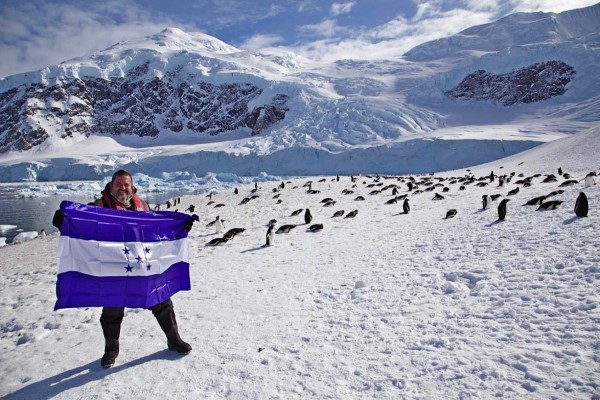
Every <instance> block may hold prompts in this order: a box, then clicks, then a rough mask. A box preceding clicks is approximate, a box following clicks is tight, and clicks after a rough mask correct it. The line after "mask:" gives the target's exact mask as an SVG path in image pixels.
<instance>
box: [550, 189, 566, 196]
mask: <svg viewBox="0 0 600 400" xmlns="http://www.w3.org/2000/svg"><path fill="white" fill-rule="evenodd" d="M564 192H565V191H564V190H562V189H559V190H554V191H552V192H550V193H548V194H547V195H546V197H552V196H558V195H559V194H563V193H564Z"/></svg>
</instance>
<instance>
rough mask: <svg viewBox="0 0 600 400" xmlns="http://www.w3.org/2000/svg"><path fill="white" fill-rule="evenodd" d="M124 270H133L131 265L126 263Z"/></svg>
mask: <svg viewBox="0 0 600 400" xmlns="http://www.w3.org/2000/svg"><path fill="white" fill-rule="evenodd" d="M125 270H126V271H127V272H131V271H133V267H132V266H131V265H129V264H127V266H126V267H125Z"/></svg>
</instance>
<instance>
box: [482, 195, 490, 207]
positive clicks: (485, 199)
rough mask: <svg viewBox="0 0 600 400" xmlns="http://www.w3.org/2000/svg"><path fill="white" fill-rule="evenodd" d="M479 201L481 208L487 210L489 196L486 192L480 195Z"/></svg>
mask: <svg viewBox="0 0 600 400" xmlns="http://www.w3.org/2000/svg"><path fill="white" fill-rule="evenodd" d="M481 203H482V208H483V209H484V210H487V209H488V208H490V196H488V195H487V194H484V195H483V196H481Z"/></svg>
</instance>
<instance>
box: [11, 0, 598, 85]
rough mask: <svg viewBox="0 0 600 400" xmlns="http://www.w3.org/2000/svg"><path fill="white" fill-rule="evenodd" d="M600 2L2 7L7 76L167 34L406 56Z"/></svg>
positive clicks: (50, 2) (202, 1) (286, 0)
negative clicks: (483, 27)
mask: <svg viewBox="0 0 600 400" xmlns="http://www.w3.org/2000/svg"><path fill="white" fill-rule="evenodd" d="M597 2H598V0H433V1H424V0H354V1H345V0H340V1H324V0H278V1H267V0H252V1H245V0H222V1H219V0H168V1H166V0H147V1H146V0H145V1H142V0H137V1H135V0H108V1H97V2H95V1H89V0H84V1H79V0H72V1H55V0H31V1H23V0H0V21H1V22H0V54H2V62H1V63H0V77H4V76H7V75H12V74H16V73H20V72H26V71H31V70H37V69H40V68H43V67H45V66H48V65H53V64H58V63H60V62H61V61H64V60H67V59H70V58H73V57H78V56H82V55H85V54H89V53H92V52H94V51H99V50H102V49H104V48H107V47H109V46H110V45H112V44H114V43H116V42H118V41H121V40H127V39H133V38H137V37H142V36H146V35H151V34H154V33H157V32H159V31H161V30H163V29H164V28H166V27H178V28H181V29H183V30H184V31H187V32H204V33H206V34H209V35H212V36H214V37H217V38H218V39H220V40H222V41H224V42H226V43H228V44H231V45H233V46H236V47H238V48H241V49H251V50H257V49H261V48H266V47H280V48H286V49H289V50H291V51H294V52H296V53H299V54H302V55H304V56H306V57H309V58H312V59H315V60H335V59H343V58H357V59H373V58H389V57H397V56H399V55H401V54H402V53H404V52H406V51H407V50H409V49H410V48H412V47H413V46H415V45H418V44H420V43H423V42H426V41H429V40H433V39H437V38H440V37H444V36H448V35H451V34H454V33H457V32H459V31H461V30H463V29H465V28H467V27H470V26H473V25H479V24H484V23H488V22H492V21H495V20H497V19H499V18H502V17H503V16H506V15H508V14H511V13H514V12H532V11H545V12H560V11H564V10H569V9H573V8H579V7H585V6H589V5H593V4H595V3H597Z"/></svg>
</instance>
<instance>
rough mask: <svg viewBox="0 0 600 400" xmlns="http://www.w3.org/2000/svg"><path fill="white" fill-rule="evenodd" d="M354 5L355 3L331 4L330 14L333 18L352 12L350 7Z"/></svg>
mask: <svg viewBox="0 0 600 400" xmlns="http://www.w3.org/2000/svg"><path fill="white" fill-rule="evenodd" d="M355 4H356V3H355V2H350V3H333V4H332V5H331V14H333V16H337V15H340V14H346V13H349V12H350V11H352V7H354V5H355Z"/></svg>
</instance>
